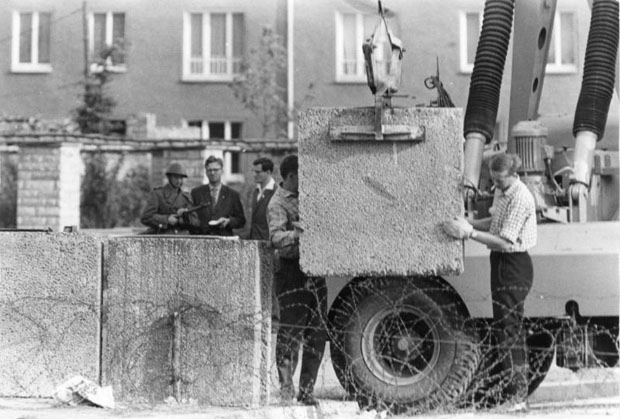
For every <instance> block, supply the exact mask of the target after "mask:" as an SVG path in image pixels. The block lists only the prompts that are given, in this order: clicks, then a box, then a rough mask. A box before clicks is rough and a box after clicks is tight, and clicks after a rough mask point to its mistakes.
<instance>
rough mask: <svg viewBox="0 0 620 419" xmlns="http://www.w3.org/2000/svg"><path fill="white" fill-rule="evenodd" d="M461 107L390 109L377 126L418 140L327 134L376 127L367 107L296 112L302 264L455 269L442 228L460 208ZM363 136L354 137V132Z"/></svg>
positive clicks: (373, 269)
mask: <svg viewBox="0 0 620 419" xmlns="http://www.w3.org/2000/svg"><path fill="white" fill-rule="evenodd" d="M462 117H463V116H462V110H461V109H457V108H395V109H393V110H387V111H386V112H385V117H384V125H388V126H390V125H392V126H407V127H409V128H411V130H412V132H415V133H417V132H422V133H423V139H422V141H389V140H374V139H373V140H355V141H353V140H350V141H332V139H331V136H330V129H331V131H332V132H335V131H338V130H340V131H343V130H344V131H347V130H349V131H356V130H357V131H360V130H361V129H362V128H364V127H369V126H374V123H375V110H374V108H350V109H337V108H313V109H309V110H308V111H306V112H304V113H302V114H301V115H300V119H299V159H300V171H299V182H300V197H299V202H300V204H299V205H300V217H301V222H302V224H303V226H304V228H305V233H304V235H303V237H302V239H301V266H302V269H303V270H304V271H305V272H307V273H309V274H311V275H322V276H331V275H342V276H348V275H375V276H382V275H436V274H458V273H460V272H461V271H462V270H463V247H462V243H461V242H460V241H457V240H453V239H450V238H449V237H448V236H446V235H445V234H444V233H443V231H442V229H441V222H442V221H443V220H446V219H449V218H451V217H454V216H455V215H461V214H462V212H463V201H462V189H461V178H462V167H463V157H462V156H463V148H462V147H463V144H462V143H463V136H462V126H463V121H462ZM360 137H361V136H360Z"/></svg>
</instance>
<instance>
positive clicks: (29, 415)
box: [0, 396, 620, 419]
mask: <svg viewBox="0 0 620 419" xmlns="http://www.w3.org/2000/svg"><path fill="white" fill-rule="evenodd" d="M398 417H399V418H406V417H415V418H416V419H418V418H421V419H427V418H434V419H438V418H441V419H454V418H473V417H476V418H485V419H493V418H514V417H527V418H534V419H535V418H540V419H592V418H599V417H600V418H619V417H620V396H616V397H611V398H602V399H588V400H581V401H573V402H570V403H569V402H562V403H533V404H532V405H531V407H530V411H529V412H528V413H527V414H524V413H518V414H515V413H505V412H502V411H501V409H497V410H492V411H465V410H463V411H458V412H454V413H441V412H435V413H432V414H424V415H416V416H398ZM0 418H2V419H114V418H123V419H280V418H282V419H378V418H381V419H383V418H385V415H384V414H377V412H375V411H370V412H368V411H360V410H359V409H358V407H357V404H356V403H353V402H342V401H336V400H322V402H321V406H320V407H319V408H310V407H305V406H290V407H280V406H269V407H263V408H259V409H243V408H220V407H199V406H176V405H162V406H158V407H154V408H153V407H151V408H147V407H131V408H130V407H120V408H117V409H113V410H104V409H99V408H95V407H85V406H78V407H58V406H56V405H55V404H54V402H53V401H51V400H49V399H46V400H42V399H0Z"/></svg>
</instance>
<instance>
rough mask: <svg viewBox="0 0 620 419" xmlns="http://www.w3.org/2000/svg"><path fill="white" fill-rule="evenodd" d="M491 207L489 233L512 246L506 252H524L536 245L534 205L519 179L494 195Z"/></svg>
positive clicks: (528, 192)
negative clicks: (492, 209) (492, 208)
mask: <svg viewBox="0 0 620 419" xmlns="http://www.w3.org/2000/svg"><path fill="white" fill-rule="evenodd" d="M493 207H494V212H493V215H492V219H491V228H490V229H489V232H490V233H492V234H494V235H496V236H499V237H501V238H503V239H505V240H508V241H509V242H510V243H512V244H513V246H512V249H511V250H509V251H507V252H509V253H513V252H525V251H526V250H528V249H530V248H531V247H534V246H535V245H536V205H535V203H534V197H533V196H532V194H531V193H530V191H529V190H528V189H527V186H525V184H524V183H523V182H521V180H520V179H517V181H516V182H514V183H513V184H512V185H511V186H510V187H509V188H508V189H507V190H505V191H499V193H497V194H496V195H495V198H494V200H493Z"/></svg>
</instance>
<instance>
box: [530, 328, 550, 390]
mask: <svg viewBox="0 0 620 419" xmlns="http://www.w3.org/2000/svg"><path fill="white" fill-rule="evenodd" d="M554 353H555V332H554V331H552V330H539V331H534V333H533V334H531V335H529V336H528V338H527V362H528V364H529V372H528V376H527V382H528V385H527V394H528V395H530V394H532V393H533V392H534V391H535V390H536V389H537V388H538V386H540V383H542V382H543V380H544V379H545V377H546V376H547V373H548V372H549V368H551V364H552V363H553V355H554Z"/></svg>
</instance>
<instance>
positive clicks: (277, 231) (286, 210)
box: [267, 185, 299, 259]
mask: <svg viewBox="0 0 620 419" xmlns="http://www.w3.org/2000/svg"><path fill="white" fill-rule="evenodd" d="M280 186H281V185H280ZM293 221H299V197H298V194H296V193H293V192H291V191H289V190H286V189H284V188H282V187H279V188H278V189H276V191H275V192H274V194H273V196H272V197H271V201H269V206H268V207H267V222H268V223H269V239H270V240H271V243H272V244H273V245H274V247H275V248H276V249H277V250H276V252H277V255H278V256H279V257H281V258H285V259H299V240H298V239H296V238H295V237H294V236H293V232H294V228H293V226H292V224H291V222H293Z"/></svg>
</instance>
